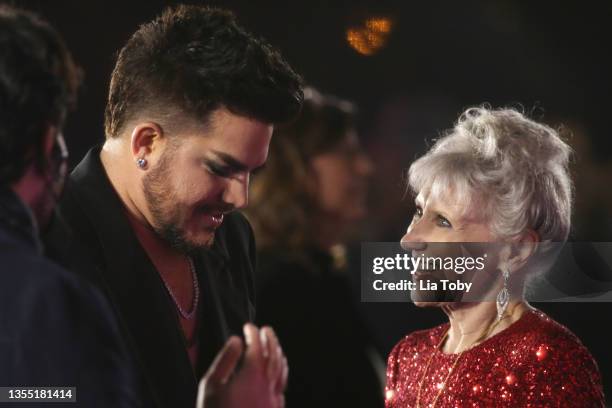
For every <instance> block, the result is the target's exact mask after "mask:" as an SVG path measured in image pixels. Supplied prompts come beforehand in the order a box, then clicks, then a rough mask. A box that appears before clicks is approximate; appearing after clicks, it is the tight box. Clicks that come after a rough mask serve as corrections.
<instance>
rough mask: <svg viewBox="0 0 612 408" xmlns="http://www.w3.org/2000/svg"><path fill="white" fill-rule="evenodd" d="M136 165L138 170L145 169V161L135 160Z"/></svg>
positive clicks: (141, 159)
mask: <svg viewBox="0 0 612 408" xmlns="http://www.w3.org/2000/svg"><path fill="white" fill-rule="evenodd" d="M136 165H137V166H138V167H139V168H141V169H144V168H145V167H147V159H143V158H140V159H138V160H136Z"/></svg>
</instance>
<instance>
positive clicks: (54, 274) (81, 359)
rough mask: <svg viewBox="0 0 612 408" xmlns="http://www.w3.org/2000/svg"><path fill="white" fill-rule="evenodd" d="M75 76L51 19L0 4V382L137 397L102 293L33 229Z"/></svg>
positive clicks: (51, 192) (60, 143) (111, 402)
mask: <svg viewBox="0 0 612 408" xmlns="http://www.w3.org/2000/svg"><path fill="white" fill-rule="evenodd" d="M80 78H81V71H80V69H79V68H78V67H77V66H76V64H75V63H74V61H73V59H72V57H71V55H70V53H69V51H68V49H67V48H66V46H65V44H64V42H63V40H62V39H61V38H60V36H59V35H58V34H57V32H56V31H55V30H54V29H53V28H52V27H51V26H49V25H48V24H47V23H46V22H45V21H43V20H42V19H40V18H39V17H37V16H36V15H34V14H32V13H30V12H27V11H24V10H18V9H14V8H11V7H8V6H5V5H2V6H0V387H10V386H13V387H15V388H22V387H35V386H38V387H52V386H56V387H76V388H77V390H76V392H74V393H73V395H72V396H73V397H76V400H77V404H76V406H81V407H95V406H109V407H110V406H113V407H133V406H139V404H140V401H139V390H138V385H137V381H136V377H135V375H134V371H133V369H132V365H131V361H130V360H129V358H128V357H127V353H126V350H125V348H124V345H123V343H122V341H121V338H120V336H119V332H118V327H117V325H116V322H115V320H114V317H113V314H112V311H111V309H110V307H109V305H108V303H107V302H106V301H105V300H104V298H103V297H102V296H101V294H100V293H98V291H96V290H95V289H94V288H93V287H92V286H91V285H89V284H88V283H87V282H85V281H82V280H81V279H79V278H78V277H77V276H75V275H73V274H71V273H69V272H68V271H66V270H64V269H63V268H61V267H60V266H59V265H57V264H55V263H53V262H52V261H50V260H49V259H47V258H46V257H45V256H44V254H43V245H42V243H41V241H40V238H39V233H40V232H41V229H42V230H44V229H46V228H47V226H48V224H49V221H50V219H51V216H52V214H53V210H54V207H55V205H56V203H57V199H58V197H59V195H60V194H61V191H62V189H63V184H64V178H65V176H66V173H67V162H66V161H67V158H68V151H67V149H66V145H65V144H64V138H63V135H62V128H63V126H64V122H65V118H66V115H67V113H68V111H69V110H70V109H71V108H73V107H74V105H75V103H76V96H77V88H78V85H79V83H80ZM5 396H6V395H5ZM45 405H47V404H45ZM29 406H32V405H29Z"/></svg>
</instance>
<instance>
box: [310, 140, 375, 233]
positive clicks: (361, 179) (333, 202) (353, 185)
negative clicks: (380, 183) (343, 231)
mask: <svg viewBox="0 0 612 408" xmlns="http://www.w3.org/2000/svg"><path fill="white" fill-rule="evenodd" d="M310 164H311V168H312V171H313V173H314V178H315V183H316V184H315V186H316V191H315V192H314V195H315V196H316V197H317V201H318V205H319V210H320V211H321V212H322V213H323V214H324V215H325V216H326V217H328V218H331V219H335V220H337V221H340V222H351V221H356V220H359V219H362V218H363V217H364V216H365V215H366V213H367V205H366V204H367V193H368V179H369V176H370V175H371V174H372V171H373V165H372V162H371V161H370V159H369V158H368V156H367V155H366V154H365V152H364V151H363V150H362V148H361V146H360V144H359V140H358V139H357V135H356V134H355V133H354V132H349V133H347V135H346V137H345V138H344V139H343V140H342V141H340V143H338V144H337V145H336V147H335V148H334V149H332V150H330V151H328V152H325V153H321V154H318V155H316V156H315V157H313V159H312V160H311V163H310Z"/></svg>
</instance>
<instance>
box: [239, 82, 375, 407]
mask: <svg viewBox="0 0 612 408" xmlns="http://www.w3.org/2000/svg"><path fill="white" fill-rule="evenodd" d="M354 114H355V107H354V105H353V104H351V103H349V102H347V101H342V100H339V99H337V98H335V97H332V96H328V95H323V94H321V93H319V92H317V91H316V90H314V89H312V88H309V89H306V90H305V101H304V106H303V109H302V112H301V114H300V116H299V117H298V119H297V120H296V121H295V122H293V123H291V124H290V125H288V126H284V127H280V128H279V129H278V130H276V133H275V136H274V137H273V138H272V143H271V146H270V155H269V159H268V162H267V164H266V168H265V169H264V170H263V171H262V172H261V173H260V174H258V175H257V176H256V178H255V180H254V181H253V183H252V190H251V203H250V206H249V208H248V210H247V216H248V218H249V220H250V221H251V223H252V225H253V228H254V230H255V236H256V242H257V244H258V272H257V279H256V281H257V286H256V289H257V302H258V309H257V319H258V323H260V324H270V325H273V326H274V328H275V330H276V332H277V334H278V336H279V340H280V342H281V344H282V345H283V349H284V350H285V351H286V354H287V359H288V361H289V367H290V376H289V385H288V389H287V406H288V407H289V408H295V407H339V406H350V407H377V406H382V404H383V399H382V379H379V378H378V377H377V373H376V371H375V368H374V367H375V361H376V357H375V356H376V354H375V353H374V352H373V347H371V344H372V342H371V340H370V338H369V336H368V335H367V331H366V330H365V328H364V326H363V324H362V322H361V319H360V317H359V315H358V313H357V311H356V309H355V308H354V307H353V305H352V299H351V294H350V288H349V283H348V275H347V273H348V271H347V269H346V265H345V259H344V256H343V254H344V244H345V240H346V234H347V232H348V230H349V229H350V228H351V227H352V226H353V225H354V224H355V223H356V222H358V221H360V220H362V219H363V218H364V217H365V215H366V210H367V206H366V200H367V183H368V177H369V176H370V174H371V172H372V170H373V169H372V163H371V162H370V160H369V158H368V157H367V155H366V154H365V153H364V152H363V150H362V148H361V146H360V144H359V140H358V138H357V134H356V132H355V124H354Z"/></svg>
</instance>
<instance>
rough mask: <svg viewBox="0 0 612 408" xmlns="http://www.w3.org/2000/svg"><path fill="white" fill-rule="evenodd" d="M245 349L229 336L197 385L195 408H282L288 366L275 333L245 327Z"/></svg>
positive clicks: (239, 342) (267, 328)
mask: <svg viewBox="0 0 612 408" xmlns="http://www.w3.org/2000/svg"><path fill="white" fill-rule="evenodd" d="M244 337H245V339H246V351H245V353H244V360H243V362H242V366H241V367H240V369H238V370H237V365H238V361H239V360H240V356H241V355H242V351H243V349H244V346H243V344H242V340H241V339H240V338H239V337H236V336H232V337H230V338H229V340H227V342H226V343H225V346H224V347H223V349H222V350H221V351H220V352H219V354H217V357H216V358H215V361H213V363H212V365H211V366H210V368H209V369H208V372H207V373H206V375H205V376H204V378H203V379H202V381H201V382H200V387H199V390H198V401H197V404H196V408H242V407H251V408H283V407H284V406H285V397H284V395H283V393H284V390H285V387H286V386H287V377H288V366H287V359H286V358H285V356H284V355H283V351H282V349H281V347H280V344H279V342H278V339H277V337H276V335H275V334H274V331H273V330H272V329H271V328H269V327H263V328H262V329H260V330H259V329H257V327H255V326H254V325H252V324H246V325H245V326H244Z"/></svg>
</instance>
